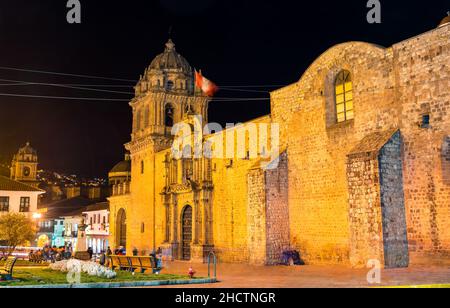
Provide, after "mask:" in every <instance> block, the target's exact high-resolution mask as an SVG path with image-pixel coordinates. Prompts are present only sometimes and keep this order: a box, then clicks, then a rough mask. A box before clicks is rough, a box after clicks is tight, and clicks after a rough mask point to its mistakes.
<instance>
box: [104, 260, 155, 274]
mask: <svg viewBox="0 0 450 308" xmlns="http://www.w3.org/2000/svg"><path fill="white" fill-rule="evenodd" d="M109 258H110V266H111V268H112V269H113V270H114V269H116V268H117V269H119V270H121V271H129V272H134V271H136V270H139V271H140V272H141V273H145V271H146V270H151V271H152V272H153V274H155V273H159V272H160V271H161V270H162V268H159V267H158V266H157V262H156V259H155V257H153V256H150V257H129V256H109Z"/></svg>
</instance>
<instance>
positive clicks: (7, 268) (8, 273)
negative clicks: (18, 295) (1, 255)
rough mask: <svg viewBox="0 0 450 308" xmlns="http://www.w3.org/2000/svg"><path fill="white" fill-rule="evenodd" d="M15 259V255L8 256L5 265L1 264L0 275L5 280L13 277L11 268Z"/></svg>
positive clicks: (14, 263)
mask: <svg viewBox="0 0 450 308" xmlns="http://www.w3.org/2000/svg"><path fill="white" fill-rule="evenodd" d="M16 261H17V258H15V257H9V258H8V259H7V260H6V262H5V265H4V266H3V269H0V277H1V278H2V279H5V280H12V279H13V277H12V275H13V270H14V265H16Z"/></svg>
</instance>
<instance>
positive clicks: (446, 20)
mask: <svg viewBox="0 0 450 308" xmlns="http://www.w3.org/2000/svg"><path fill="white" fill-rule="evenodd" d="M448 24H450V12H449V15H447V16H445V17H444V19H442V21H441V23H440V24H439V27H442V26H445V25H448Z"/></svg>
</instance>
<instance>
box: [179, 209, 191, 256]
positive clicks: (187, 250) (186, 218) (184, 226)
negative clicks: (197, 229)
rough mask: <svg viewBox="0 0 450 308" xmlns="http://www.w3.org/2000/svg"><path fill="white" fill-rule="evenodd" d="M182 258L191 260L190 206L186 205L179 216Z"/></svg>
mask: <svg viewBox="0 0 450 308" xmlns="http://www.w3.org/2000/svg"><path fill="white" fill-rule="evenodd" d="M181 239H182V255H181V257H182V259H183V260H186V261H189V260H191V243H192V207H191V206H189V205H188V206H186V207H185V208H184V210H183V213H182V216H181Z"/></svg>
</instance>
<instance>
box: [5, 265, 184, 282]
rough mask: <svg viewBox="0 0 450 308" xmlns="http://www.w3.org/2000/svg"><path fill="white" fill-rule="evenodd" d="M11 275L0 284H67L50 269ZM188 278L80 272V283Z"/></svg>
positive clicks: (58, 274)
mask: <svg viewBox="0 0 450 308" xmlns="http://www.w3.org/2000/svg"><path fill="white" fill-rule="evenodd" d="M13 277H14V279H15V280H16V281H13V282H7V281H0V287H1V286H27V285H41V284H42V285H45V284H67V283H68V282H67V274H66V273H62V272H59V271H53V270H51V269H48V268H46V269H38V268H32V269H23V268H22V269H21V268H16V269H15V270H14V274H13ZM179 279H188V277H187V276H178V275H161V274H160V275H152V274H140V273H135V275H134V276H133V275H132V274H131V273H129V272H123V271H118V272H117V276H116V278H113V279H107V278H99V277H91V276H88V275H86V274H84V273H83V274H81V283H99V282H127V281H153V280H179Z"/></svg>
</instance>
